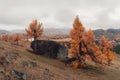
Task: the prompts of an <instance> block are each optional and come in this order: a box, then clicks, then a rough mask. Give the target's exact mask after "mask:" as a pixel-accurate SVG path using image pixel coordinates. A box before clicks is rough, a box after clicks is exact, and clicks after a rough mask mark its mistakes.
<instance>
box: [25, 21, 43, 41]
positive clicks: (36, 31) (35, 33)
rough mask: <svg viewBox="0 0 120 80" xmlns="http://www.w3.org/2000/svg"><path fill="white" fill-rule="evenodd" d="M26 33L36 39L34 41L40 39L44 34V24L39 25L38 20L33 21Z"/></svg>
mask: <svg viewBox="0 0 120 80" xmlns="http://www.w3.org/2000/svg"><path fill="white" fill-rule="evenodd" d="M25 31H26V32H27V34H28V35H29V36H30V37H33V38H34V41H35V40H36V39H37V38H38V37H40V36H41V35H42V33H43V27H42V23H39V22H38V21H37V20H33V21H32V22H31V23H30V24H29V27H28V29H25Z"/></svg>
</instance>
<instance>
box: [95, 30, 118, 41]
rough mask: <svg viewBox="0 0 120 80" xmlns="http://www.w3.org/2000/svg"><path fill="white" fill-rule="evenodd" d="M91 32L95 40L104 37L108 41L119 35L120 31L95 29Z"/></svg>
mask: <svg viewBox="0 0 120 80" xmlns="http://www.w3.org/2000/svg"><path fill="white" fill-rule="evenodd" d="M93 32H94V34H95V36H96V37H97V38H100V37H101V36H103V35H105V37H107V38H109V39H114V38H115V37H116V36H117V35H120V29H107V30H103V29H97V30H94V31H93Z"/></svg>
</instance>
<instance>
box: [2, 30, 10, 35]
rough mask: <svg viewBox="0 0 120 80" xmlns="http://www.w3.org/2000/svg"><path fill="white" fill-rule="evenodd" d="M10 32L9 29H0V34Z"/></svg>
mask: <svg viewBox="0 0 120 80" xmlns="http://www.w3.org/2000/svg"><path fill="white" fill-rule="evenodd" d="M9 33H10V32H9V31H7V30H0V35H1V34H9Z"/></svg>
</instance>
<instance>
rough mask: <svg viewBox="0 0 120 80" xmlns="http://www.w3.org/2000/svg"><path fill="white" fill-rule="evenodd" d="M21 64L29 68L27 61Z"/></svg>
mask: <svg viewBox="0 0 120 80" xmlns="http://www.w3.org/2000/svg"><path fill="white" fill-rule="evenodd" d="M21 64H22V65H23V66H27V67H28V66H29V64H28V62H27V61H22V62H21Z"/></svg>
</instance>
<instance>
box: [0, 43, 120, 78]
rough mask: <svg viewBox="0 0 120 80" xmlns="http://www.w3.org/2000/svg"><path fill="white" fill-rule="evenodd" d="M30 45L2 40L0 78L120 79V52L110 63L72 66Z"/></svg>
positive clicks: (0, 45)
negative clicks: (38, 53) (42, 54)
mask: <svg viewBox="0 0 120 80" xmlns="http://www.w3.org/2000/svg"><path fill="white" fill-rule="evenodd" d="M29 45H30V43H26V42H22V43H21V45H20V46H16V45H12V44H11V43H10V42H4V41H0V80H120V76H119V74H120V63H119V61H120V55H116V56H117V57H116V60H115V61H113V63H112V64H111V65H110V66H99V65H95V64H91V65H87V66H86V67H85V68H82V69H73V68H72V67H70V66H65V65H64V63H63V62H61V61H60V60H56V59H50V58H46V57H43V56H40V55H35V54H33V53H32V52H31V51H32V50H31V49H30V48H29Z"/></svg>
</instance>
